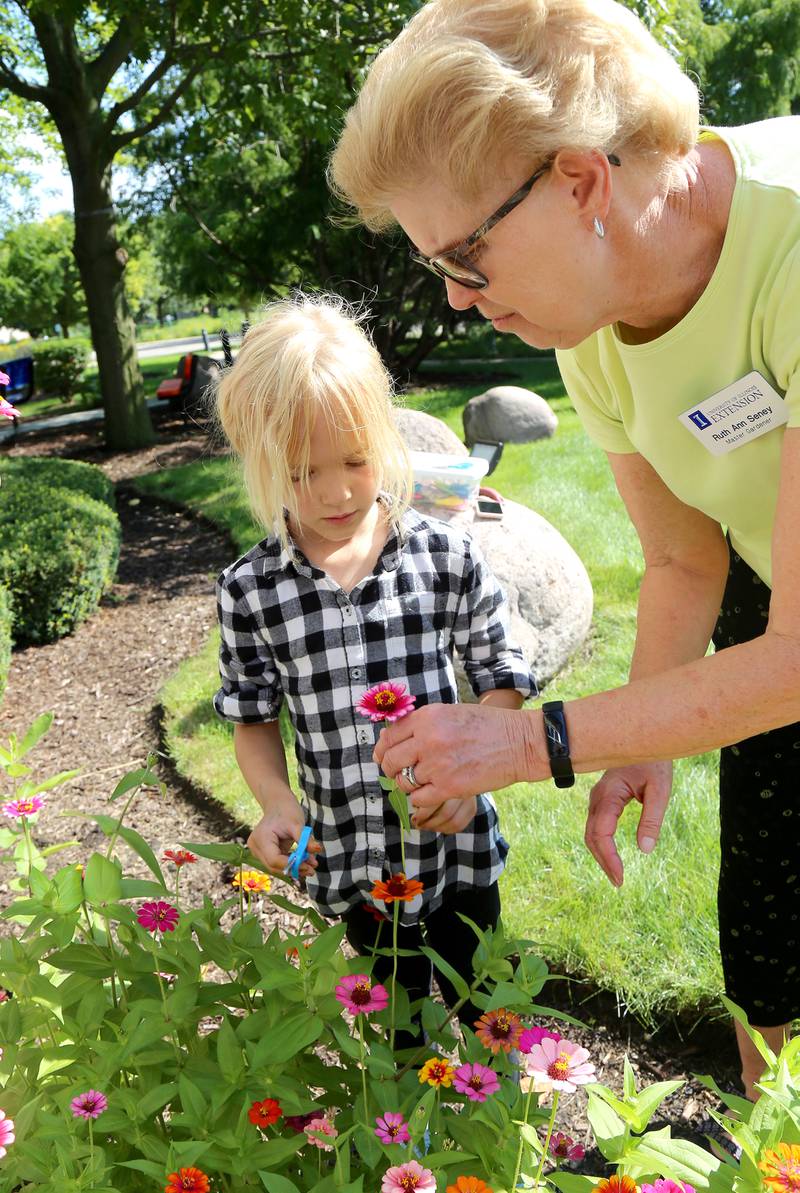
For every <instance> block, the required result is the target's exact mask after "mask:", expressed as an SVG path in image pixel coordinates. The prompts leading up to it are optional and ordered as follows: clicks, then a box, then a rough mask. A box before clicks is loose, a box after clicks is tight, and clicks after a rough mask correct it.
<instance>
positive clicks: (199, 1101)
mask: <svg viewBox="0 0 800 1193" xmlns="http://www.w3.org/2000/svg"><path fill="white" fill-rule="evenodd" d="M178 1092H179V1093H180V1096H181V1105H182V1106H183V1109H184V1110H185V1111H186V1112H187V1113H188V1114H190V1115H191V1116H192V1118H194V1119H196V1120H197V1122H198V1123H203V1122H205V1120H206V1115H207V1114H208V1103H207V1102H206V1100H205V1098H204V1097H203V1095H202V1093H201V1091H200V1090H199V1089H198V1088H197V1086H196V1085H195V1084H194V1082H193V1081H190V1080H189V1078H188V1077H187V1076H186V1074H185V1073H181V1075H180V1077H179V1078H178Z"/></svg>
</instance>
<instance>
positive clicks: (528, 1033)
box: [517, 1027, 561, 1056]
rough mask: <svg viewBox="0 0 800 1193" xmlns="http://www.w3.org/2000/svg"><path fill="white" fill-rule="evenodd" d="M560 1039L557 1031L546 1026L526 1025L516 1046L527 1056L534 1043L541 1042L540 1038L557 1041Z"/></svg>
mask: <svg viewBox="0 0 800 1193" xmlns="http://www.w3.org/2000/svg"><path fill="white" fill-rule="evenodd" d="M560 1039H561V1036H560V1035H559V1033H558V1032H557V1031H550V1029H549V1028H547V1027H526V1028H525V1030H524V1032H523V1033H522V1035H521V1036H520V1038H519V1044H518V1045H517V1047H518V1048H519V1050H520V1052H524V1053H525V1055H526V1056H527V1054H528V1053H529V1052H530V1050H531V1048H532V1047H533V1046H534V1044H541V1042H542V1040H556V1041H557V1040H560Z"/></svg>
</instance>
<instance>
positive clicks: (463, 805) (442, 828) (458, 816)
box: [411, 795, 478, 833]
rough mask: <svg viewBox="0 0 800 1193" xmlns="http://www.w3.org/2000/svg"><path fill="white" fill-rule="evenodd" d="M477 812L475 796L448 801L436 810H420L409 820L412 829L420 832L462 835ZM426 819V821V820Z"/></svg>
mask: <svg viewBox="0 0 800 1193" xmlns="http://www.w3.org/2000/svg"><path fill="white" fill-rule="evenodd" d="M477 811H478V799H477V796H474V795H473V796H470V798H469V799H448V800H445V802H444V803H443V804H439V807H438V808H432V809H431V810H430V812H429V811H428V809H427V808H422V809H421V810H420V811H419V812H415V813H414V815H413V816H412V818H411V823H412V825H413V826H414V828H416V829H419V830H420V831H421V832H426V833H427V832H434V833H463V831H464V829H465V828H467V827H468V826H469V825H470V824H472V822H473V820H474V819H475V816H476V813H477ZM426 817H427V819H426Z"/></svg>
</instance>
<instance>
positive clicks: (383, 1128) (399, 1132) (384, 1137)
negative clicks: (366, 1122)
mask: <svg viewBox="0 0 800 1193" xmlns="http://www.w3.org/2000/svg"><path fill="white" fill-rule="evenodd" d="M375 1122H376V1123H377V1124H378V1125H377V1127H376V1128H375V1134H376V1135H377V1136H378V1138H379V1139H380V1141H381V1143H408V1141H409V1139H410V1138H411V1136H410V1135H409V1133H408V1123H407V1122H406V1120H405V1119H404V1118H403V1116H402V1114H394V1113H393V1112H392V1111H391V1110H387V1111H386V1112H385V1113H384V1115H383V1118H376V1119H375Z"/></svg>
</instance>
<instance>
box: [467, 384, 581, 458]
mask: <svg viewBox="0 0 800 1193" xmlns="http://www.w3.org/2000/svg"><path fill="white" fill-rule="evenodd" d="M462 417H463V420H464V438H465V439H466V441H467V443H469V444H473V443H480V442H482V441H485V440H487V439H488V440H500V442H501V443H532V442H533V441H534V440H535V439H547V438H549V436H551V435H552V434H554V432H555V429H556V427H557V426H558V419H557V418H556V416H555V414H554V413H553V411H552V410H551V409H550V406H549V405H548V403H547V402H546V401H545V400H544V398H541V397H539V395H538V394H535V393H533V392H532V390H529V389H522V388H521V387H520V386H519V385H496V386H494V387H493V388H492V389H487V390H486V392H485V393H482V394H478V395H477V397H474V398H470V400H469V401H468V402H467V404H466V406H465V407H464V410H463V413H462Z"/></svg>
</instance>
